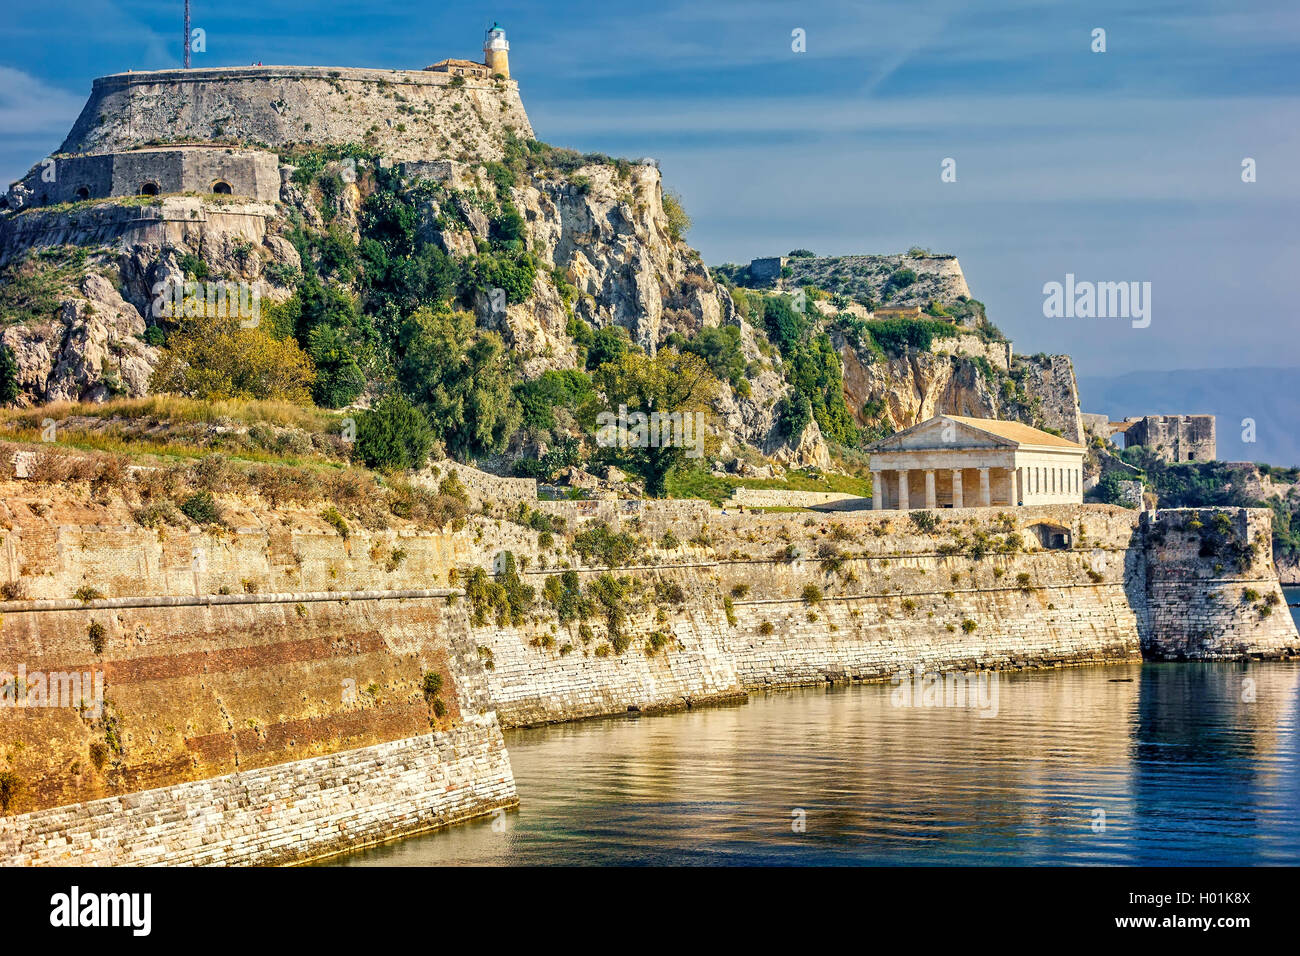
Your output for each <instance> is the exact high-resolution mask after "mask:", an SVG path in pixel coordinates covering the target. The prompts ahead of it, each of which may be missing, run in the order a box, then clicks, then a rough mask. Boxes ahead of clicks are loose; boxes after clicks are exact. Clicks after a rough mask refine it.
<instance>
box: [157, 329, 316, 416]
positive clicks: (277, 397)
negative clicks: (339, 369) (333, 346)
mask: <svg viewBox="0 0 1300 956" xmlns="http://www.w3.org/2000/svg"><path fill="white" fill-rule="evenodd" d="M315 378H316V372H315V369H314V368H313V367H312V363H311V359H310V358H308V357H307V355H305V354H304V353H303V351H302V349H300V348H299V347H298V344H297V343H296V342H294V341H293V339H277V338H275V337H274V336H273V335H271V334H269V333H268V332H267V331H266V330H264V329H262V328H261V327H258V328H242V327H240V325H239V320H238V319H236V318H233V317H229V318H227V317H208V316H199V317H195V318H191V319H187V320H186V321H185V322H184V323H183V324H182V325H181V326H180V327H179V328H177V329H176V331H174V332H173V333H172V334H171V335H169V336H168V337H167V347H166V348H165V349H164V350H163V354H162V358H161V360H160V361H159V362H158V364H157V366H155V368H154V372H153V376H152V378H151V379H150V389H151V390H152V391H155V392H173V393H175V394H178V395H185V396H187V397H189V398H199V399H204V400H206V401H222V400H224V399H231V398H238V399H270V400H272V401H281V402H292V403H294V404H297V405H307V404H310V402H311V388H312V384H313V383H314V381H315Z"/></svg>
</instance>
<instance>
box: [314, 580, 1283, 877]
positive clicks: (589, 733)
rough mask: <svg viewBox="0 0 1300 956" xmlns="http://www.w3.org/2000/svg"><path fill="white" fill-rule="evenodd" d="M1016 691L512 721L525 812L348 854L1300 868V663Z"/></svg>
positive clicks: (1105, 671) (1048, 678)
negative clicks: (935, 701)
mask: <svg viewBox="0 0 1300 956" xmlns="http://www.w3.org/2000/svg"><path fill="white" fill-rule="evenodd" d="M1287 600H1288V602H1300V590H1296V589H1288V592H1287ZM1291 610H1292V612H1293V613H1296V612H1297V611H1300V609H1296V608H1292V609H1291ZM996 691H997V697H996V708H994V707H993V706H985V707H984V708H983V710H981V709H980V708H978V707H976V708H971V707H915V706H896V703H897V701H896V698H897V697H898V693H897V691H896V689H895V688H894V687H891V686H890V685H888V684H884V685H858V686H854V687H834V688H831V687H826V688H821V687H819V688H806V689H801V690H789V691H778V692H773V693H768V694H762V693H760V694H754V695H752V696H751V697H750V699H749V702H748V703H746V704H743V705H738V706H733V707H717V708H705V709H700V710H695V711H688V712H685V713H680V714H673V715H668V716H661V717H644V718H640V719H635V718H615V719H607V720H592V721H583V722H579V723H573V724H562V725H556V726H553V727H546V728H539V729H532V730H520V731H511V732H509V733H507V734H506V744H507V746H508V747H509V750H510V757H511V761H512V763H513V765H514V772H515V780H516V782H517V784H518V787H519V797H520V801H521V805H520V808H519V810H518V811H514V812H510V813H508V814H504V815H503V816H501V818H500V819H498V820H497V821H495V823H494V822H493V821H492V820H491V819H487V818H485V819H484V820H482V821H476V822H471V823H467V824H461V825H458V826H454V827H450V828H448V829H445V830H441V831H437V832H433V833H429V834H425V835H422V836H418V837H412V838H409V839H406V840H402V841H400V842H396V843H391V844H387V845H384V846H380V847H375V848H372V849H369V850H364V851H360V852H357V853H352V854H348V855H346V856H342V857H336V858H334V859H333V860H331V861H330V862H331V863H334V864H342V865H351V866H419V865H474V864H535V865H556V864H721V865H728V864H737V865H740V864H789V865H802V864H832V865H833V864H880V865H889V864H896V865H945V864H983V865H989V864H1007V865H1018V864H1057V865H1062V864H1065V865H1069V864H1120V865H1173V866H1178V865H1210V866H1215V865H1252V864H1290V865H1295V864H1300V827H1297V826H1296V819H1297V817H1298V816H1300V667H1296V666H1293V665H1286V664H1141V665H1137V664H1135V665H1123V666H1115V667H1090V668H1070V669H1065V670H1059V671H1047V672H1031V673H1020V674H1012V675H1000V676H999V680H998V683H997V687H996ZM984 703H985V704H986V705H987V704H989V703H990V698H989V697H986V698H985V699H984ZM994 709H996V714H994V713H993V711H994ZM981 713H984V714H988V716H981Z"/></svg>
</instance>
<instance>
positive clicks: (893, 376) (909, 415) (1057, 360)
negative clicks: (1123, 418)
mask: <svg viewBox="0 0 1300 956" xmlns="http://www.w3.org/2000/svg"><path fill="white" fill-rule="evenodd" d="M834 341H835V345H836V347H837V348H838V349H839V353H840V359H841V361H842V362H843V363H844V401H845V403H846V404H847V405H848V407H849V411H851V412H852V413H853V415H854V416H855V418H856V419H857V421H858V423H859V424H864V425H878V426H882V427H884V429H885V434H889V433H891V432H895V431H898V430H900V429H903V428H907V427H909V426H911V425H915V424H916V423H917V422H922V421H925V420H926V419H927V418H931V417H933V416H935V415H943V414H947V415H968V416H970V417H972V418H1002V419H1012V420H1018V421H1024V422H1025V424H1027V425H1034V426H1036V427H1047V428H1054V429H1057V430H1058V431H1060V432H1061V435H1062V437H1064V438H1068V439H1069V440H1070V441H1074V442H1078V443H1080V444H1082V443H1083V417H1082V415H1081V414H1080V412H1079V393H1078V387H1077V385H1076V384H1075V379H1074V367H1073V365H1072V364H1071V362H1070V357H1069V356H1068V355H1045V356H1034V357H1029V358H1024V357H1021V358H1017V359H1015V360H1014V362H1013V364H1012V370H1011V371H1012V378H1014V379H1015V380H1016V381H1018V383H1019V388H1020V391H1021V394H1022V395H1023V401H1018V400H1012V398H1011V397H1010V396H1008V395H1005V394H1001V393H1000V392H999V391H998V390H997V389H996V388H995V383H992V382H990V381H989V380H988V379H987V378H986V377H985V376H984V375H983V374H982V373H981V366H980V363H978V362H977V361H975V360H973V359H971V358H969V357H966V356H962V355H948V354H935V353H933V352H909V353H908V354H906V355H895V356H890V357H889V358H887V359H886V360H885V361H880V360H879V359H876V360H874V361H869V360H867V359H869V357H866V358H864V356H863V355H860V354H859V353H858V351H857V350H856V349H854V348H853V347H852V346H851V345H850V344H849V343H847V342H846V341H845V340H844V339H843V337H841V336H835V338H834ZM868 403H872V404H876V403H883V410H882V411H881V413H880V415H879V417H876V418H869V417H868V416H867V415H866V414H865V413H864V411H863V406H864V405H867V404H868Z"/></svg>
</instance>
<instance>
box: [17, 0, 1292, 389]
mask: <svg viewBox="0 0 1300 956" xmlns="http://www.w3.org/2000/svg"><path fill="white" fill-rule="evenodd" d="M1138 6H1139V5H1136V4H1133V3H1131V2H1128V3H1119V2H1111V0H1102V2H1090V3H1087V4H1083V3H1059V2H1057V3H1052V2H1030V0H1019V2H1017V0H986V2H983V3H980V4H968V3H957V2H937V3H934V2H923V0H915V2H905V0H899V2H896V0H888V2H872V3H865V2H861V0H853V2H849V0H840V2H834V0H826V2H823V0H811V2H801V3H790V2H785V3H776V2H762V0H743V2H741V0H721V2H706V0H691V2H681V0H658V2H656V3H653V4H635V5H633V4H616V3H608V2H605V3H590V2H563V0H558V2H557V0H552V2H548V3H545V4H540V3H537V2H535V0H534V2H496V3H492V4H477V3H454V2H451V3H443V4H429V3H427V2H425V3H413V2H409V3H408V2H404V0H390V2H385V3H363V2H355V0H354V2H338V3H334V4H332V5H325V4H319V3H308V2H301V0H294V2H287V3H286V2H276V0H260V2H257V3H249V2H244V0H226V2H223V3H220V4H218V3H215V2H203V0H197V2H195V3H194V14H193V21H194V25H195V26H196V27H202V28H203V29H205V30H206V31H207V45H208V52H207V53H205V54H196V56H195V60H196V65H228V64H236V65H239V64H247V63H250V62H252V61H254V60H260V61H262V62H265V63H268V64H270V63H316V64H331V65H348V66H383V67H413V68H419V67H422V66H424V65H426V64H427V63H430V62H433V61H434V60H437V59H441V58H442V57H445V56H477V55H478V51H479V47H480V44H481V40H482V31H483V28H484V26H485V25H486V23H487V22H488V21H490V20H493V19H496V20H499V21H500V22H501V23H502V24H503V25H504V26H505V27H506V29H507V31H508V33H509V37H510V41H511V53H510V56H511V65H512V70H513V73H514V75H515V78H516V79H518V80H519V81H520V84H521V92H522V95H523V98H524V104H525V106H526V107H527V108H528V111H529V115H530V116H531V118H532V120H533V125H534V127H535V129H536V131H537V134H538V136H539V137H540V138H542V139H544V140H546V141H547V142H551V143H556V144H559V145H566V146H573V147H576V148H580V149H591V150H602V151H605V152H610V153H614V154H619V155H627V156H635V157H642V156H653V157H655V158H657V159H658V160H660V164H661V168H662V169H663V171H664V177H665V181H666V184H667V185H668V187H669V188H672V189H675V190H677V191H678V192H679V193H680V194H681V195H682V196H683V199H684V202H685V205H686V207H687V209H688V211H689V212H690V214H691V215H692V217H693V218H694V220H695V227H694V229H693V230H692V232H691V233H690V236H689V238H690V241H691V242H692V244H693V245H695V246H696V247H698V248H699V249H700V250H701V251H702V252H703V254H704V257H705V260H706V261H707V262H709V263H718V262H724V261H745V260H748V259H749V258H751V257H753V256H758V255H773V254H779V253H782V252H786V251H788V250H790V249H793V248H797V247H806V248H810V249H813V250H814V251H816V252H818V253H819V254H843V253H854V252H891V251H899V250H902V249H905V248H907V247H909V246H912V245H922V246H927V247H929V248H932V249H934V250H936V251H945V252H952V253H955V254H956V255H958V256H959V257H960V258H961V261H962V265H963V267H964V268H965V271H966V275H967V279H968V281H969V282H970V285H971V288H972V291H973V293H974V294H975V295H976V297H978V298H980V299H982V300H983V301H984V302H985V303H986V304H987V305H988V310H989V315H990V317H991V318H992V319H993V320H994V321H995V322H997V323H998V324H999V325H1000V326H1001V327H1002V328H1003V329H1005V330H1006V331H1007V332H1008V334H1009V335H1011V336H1012V337H1013V338H1014V339H1015V341H1016V344H1017V348H1018V349H1019V350H1021V351H1029V352H1037V351H1049V352H1069V353H1070V354H1072V355H1073V356H1074V357H1075V360H1076V364H1077V365H1078V366H1079V370H1080V373H1081V374H1084V373H1087V374H1092V375H1107V374H1116V373H1120V372H1126V371H1130V370H1134V369H1148V368H1150V369H1168V368H1180V367H1193V368H1200V367H1242V366H1251V365H1274V366H1276V365H1300V362H1298V361H1297V350H1296V348H1295V347H1294V345H1293V344H1292V343H1293V341H1294V329H1295V325H1296V318H1295V317H1294V308H1295V307H1294V300H1295V296H1294V289H1295V282H1294V280H1293V278H1292V277H1293V276H1294V275H1295V274H1296V273H1297V271H1300V270H1297V261H1298V260H1300V215H1297V214H1298V213H1300V203H1298V202H1297V200H1300V122H1297V121H1298V120H1300V110H1298V109H1297V104H1298V102H1300V100H1298V97H1300V69H1297V68H1296V64H1297V62H1300V59H1298V54H1300V6H1297V5H1296V4H1295V3H1294V2H1290V3H1287V2H1273V0H1246V2H1243V3H1240V4H1229V3H1226V2H1206V0H1186V2H1170V0H1148V2H1145V3H1143V4H1141V5H1140V9H1135V8H1137V7H1138ZM180 10H181V4H180V3H178V2H176V0H168V2H161V0H151V2H145V0H141V2H117V0H88V2H84V3H70V2H67V0H50V2H46V3H42V4H41V5H40V7H39V15H38V14H37V12H36V11H34V10H30V11H27V12H23V11H17V12H16V13H17V15H15V14H11V15H10V16H8V17H6V18H5V21H4V23H3V25H0V175H3V176H4V177H5V178H6V179H12V178H15V177H16V176H18V175H20V174H21V173H22V172H24V171H25V170H26V169H27V168H29V167H30V166H31V165H32V164H33V163H34V162H36V161H37V160H38V159H39V158H41V157H42V156H43V155H46V154H47V153H48V152H49V151H50V150H51V149H53V148H54V147H55V146H57V145H58V143H59V142H60V140H61V139H62V138H63V136H64V134H65V133H66V132H67V129H68V127H69V126H70V125H71V123H72V120H73V119H74V118H75V116H76V114H77V112H78V111H79V109H80V106H81V104H82V102H83V99H84V97H85V95H86V93H87V92H88V90H89V87H90V81H91V79H92V78H93V77H95V76H98V75H101V74H105V73H113V72H118V71H121V70H125V69H127V68H131V69H136V70H141V69H152V68H162V67H171V66H176V65H179V56H180V41H179V37H180V35H181V14H180ZM1097 27H1100V28H1103V29H1105V30H1106V31H1107V37H1106V39H1107V52H1106V53H1093V52H1091V50H1090V43H1091V32H1092V30H1093V29H1094V28H1097ZM796 28H799V29H802V30H804V31H806V36H807V51H806V52H804V53H795V52H792V50H791V31H792V30H794V29H796ZM946 157H952V158H953V159H955V160H956V162H957V181H956V182H955V183H941V182H940V178H939V172H940V163H941V161H942V160H943V159H944V158H946ZM1243 157H1252V158H1254V159H1255V160H1256V163H1257V168H1258V181H1257V182H1255V183H1251V184H1246V183H1243V182H1242V181H1241V175H1240V173H1241V165H1240V164H1241V161H1242V159H1243ZM1067 272H1072V273H1074V274H1075V275H1076V276H1077V277H1078V278H1079V279H1092V280H1096V281H1125V280H1128V281H1149V282H1151V283H1152V322H1151V325H1150V327H1149V328H1145V329H1134V328H1132V327H1131V326H1130V324H1129V323H1128V322H1127V321H1126V320H1122V319H1048V318H1044V317H1043V315H1042V302H1043V293H1042V287H1043V284H1044V283H1045V282H1050V281H1061V280H1063V279H1064V276H1065V274H1066V273H1067ZM1084 405H1085V407H1086V406H1087V405H1088V396H1086V395H1085V396H1084ZM1153 411H1163V409H1160V410H1153Z"/></svg>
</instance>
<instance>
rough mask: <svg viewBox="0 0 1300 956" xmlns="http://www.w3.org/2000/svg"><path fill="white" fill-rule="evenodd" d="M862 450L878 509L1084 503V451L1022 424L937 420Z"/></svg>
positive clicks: (952, 417) (949, 417)
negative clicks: (867, 454)
mask: <svg viewBox="0 0 1300 956" xmlns="http://www.w3.org/2000/svg"><path fill="white" fill-rule="evenodd" d="M868 451H869V452H870V454H871V477H872V479H873V488H874V492H873V496H872V502H871V503H872V507H873V508H875V509H877V510H880V509H896V510H901V511H906V510H907V509H909V508H980V507H985V508H987V507H994V506H997V507H1008V506H1010V507H1015V506H1018V505H1042V504H1070V503H1078V502H1081V501H1083V446H1082V445H1076V444H1075V443H1074V442H1072V441H1067V440H1066V439H1064V438H1061V437H1059V436H1057V435H1053V434H1051V433H1049V432H1045V431H1041V430H1040V429H1037V428H1031V427H1030V426H1028V425H1022V424H1021V423H1020V422H1002V421H996V420H994V419H990V418H965V417H962V416H960V415H936V416H935V417H934V418H931V419H929V420H927V421H924V422H920V423H918V424H916V425H913V426H912V427H911V428H905V429H903V430H902V431H901V432H897V433H896V434H893V435H890V436H889V437H888V438H883V439H881V440H880V441H878V442H876V443H875V444H873V445H871V446H870V447H869V448H868Z"/></svg>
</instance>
